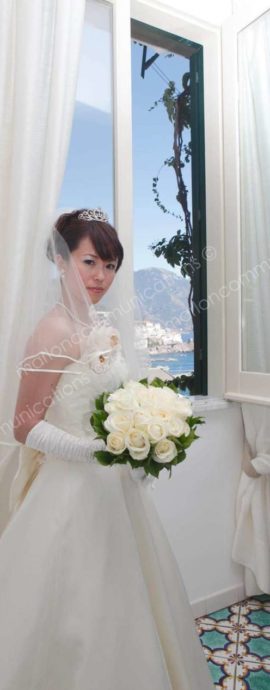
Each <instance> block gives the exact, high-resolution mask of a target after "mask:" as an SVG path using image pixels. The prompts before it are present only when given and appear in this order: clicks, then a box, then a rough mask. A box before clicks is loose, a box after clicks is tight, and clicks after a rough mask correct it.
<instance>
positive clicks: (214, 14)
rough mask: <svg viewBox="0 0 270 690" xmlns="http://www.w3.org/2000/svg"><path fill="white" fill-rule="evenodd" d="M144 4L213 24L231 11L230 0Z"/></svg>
mask: <svg viewBox="0 0 270 690" xmlns="http://www.w3.org/2000/svg"><path fill="white" fill-rule="evenodd" d="M238 1H240V0H238ZM246 1H247V0H246ZM146 4H148V5H152V6H154V7H156V8H160V9H163V8H166V9H171V8H172V9H174V10H177V11H178V12H181V13H183V14H186V16H187V17H188V16H189V17H192V18H193V19H195V20H198V22H203V23H204V22H205V23H209V24H212V25H215V26H220V25H221V24H222V22H223V21H224V20H225V19H226V18H227V17H229V16H230V14H231V12H232V0H203V2H202V0H161V2H159V1H158V0H157V1H155V0H153V1H151V0H146Z"/></svg>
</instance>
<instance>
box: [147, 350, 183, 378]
mask: <svg viewBox="0 0 270 690" xmlns="http://www.w3.org/2000/svg"><path fill="white" fill-rule="evenodd" d="M150 359H151V364H152V366H153V367H163V368H164V369H166V370H167V371H168V372H169V373H170V374H172V375H173V376H180V375H181V374H190V373H191V372H192V371H194V352H175V353H172V352H168V353H166V354H155V355H150Z"/></svg>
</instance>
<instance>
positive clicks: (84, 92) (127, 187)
mask: <svg viewBox="0 0 270 690" xmlns="http://www.w3.org/2000/svg"><path fill="white" fill-rule="evenodd" d="M136 4H137V3H136V0H133V3H132V6H133V9H134V8H135V9H136ZM145 12H146V14H147V10H146V8H141V7H139V11H138V12H137V13H136V12H135V13H134V17H135V18H134V19H132V20H131V34H130V11H129V3H127V4H126V5H125V4H123V3H122V2H119V0H107V2H105V1H103V0H87V3H86V16H85V26H84V34H83V43H82V51H81V61H80V69H79V77H78V87H77V94H76V105H75V111H74V120H73V127H72V134H71V140H70V147H69V153H68V159H67V166H66V171H65V176H64V180H63V185H62V189H61V193H60V197H59V207H60V208H62V209H63V208H64V209H65V208H68V209H71V208H79V207H83V206H101V207H102V208H103V209H104V210H105V211H107V212H108V215H109V218H110V220H111V221H112V222H114V224H115V225H116V227H117V230H118V232H119V235H120V239H121V241H122V243H123V245H124V250H125V256H126V261H125V262H124V264H125V265H123V267H122V268H121V271H123V272H125V286H126V291H127V295H130V298H131V299H132V294H133V286H134V282H133V275H132V266H134V269H135V287H137V290H139V292H140V293H141V292H143V287H142V282H141V285H139V286H138V280H139V278H140V280H141V281H142V279H143V276H142V275H141V276H139V278H138V274H139V273H140V272H142V271H145V270H147V269H148V267H149V266H153V267H154V268H155V270H157V271H161V272H162V271H163V272H164V273H163V275H164V276H165V272H166V276H167V278H168V283H167V284H168V293H169V296H170V300H169V302H170V305H171V312H170V319H169V321H170V322H171V323H167V325H166V323H165V322H162V323H161V324H160V327H159V326H158V323H160V313H159V312H156V314H153V310H151V309H149V304H148V305H147V304H144V307H145V312H144V318H145V320H146V321H151V322H152V323H155V326H154V327H153V326H150V330H151V328H152V340H151V345H152V358H153V365H154V366H157V365H158V364H159V363H160V362H159V356H160V355H161V354H162V355H163V354H166V358H167V362H166V363H165V362H163V364H165V366H167V367H168V368H169V370H171V371H172V373H173V375H180V374H181V373H183V372H184V371H185V372H186V373H190V372H191V371H192V370H193V369H194V371H195V381H194V388H193V391H192V392H193V393H197V394H198V393H203V394H206V393H207V316H206V315H207V309H206V306H207V299H206V260H205V256H204V249H205V243H206V239H205V235H206V229H205V228H206V210H205V163H204V99H203V46H202V45H200V44H199V43H197V42H196V41H195V40H191V39H189V40H187V39H185V38H181V37H180V36H178V35H175V34H174V33H173V31H172V30H171V29H172V27H173V28H175V21H174V18H173V17H172V18H171V19H170V15H164V13H162V17H161V19H160V21H159V23H160V24H162V26H163V25H164V17H166V18H167V19H166V22H165V24H166V26H167V27H168V30H166V31H164V30H163V29H162V30H161V29H159V28H156V26H155V27H154V26H153V25H152V23H144V22H142V21H140V20H138V19H137V17H138V15H140V14H144V13H145ZM149 13H150V14H149ZM149 13H148V14H149V16H150V17H151V13H152V14H153V15H155V17H157V18H158V11H156V10H149ZM184 25H185V22H184V21H182V20H181V26H182V27H184ZM187 26H188V25H187ZM188 33H190V32H188V31H187V34H188ZM191 34H192V31H191ZM204 34H205V35H206V38H205V41H209V44H210V43H211V41H212V44H211V47H210V48H209V50H208V52H207V74H208V78H209V71H210V62H211V55H213V51H214V48H215V37H214V40H212V39H213V36H212V34H211V31H210V30H209V31H208V30H204V29H203V30H202V31H200V32H199V35H200V38H203V36H204ZM195 35H196V37H197V35H198V32H197V33H196V31H195ZM130 40H131V44H132V51H131V53H132V63H130ZM202 42H203V41H202ZM211 51H212V52H211ZM156 54H157V57H156V58H155V59H153V60H152V58H154V56H155V55H156ZM168 55H170V57H166V56H168ZM149 61H150V62H149ZM141 70H143V71H144V79H142V78H141V76H140V72H141ZM215 72H217V73H218V65H217V67H216V68H215V67H214V71H213V60H212V63H211V80H212V81H211V84H212V83H213V89H212V93H213V103H214V102H215V106H214V105H211V108H212V110H211V108H210V110H209V112H210V113H212V115H211V117H212V125H211V136H212V140H213V142H216V143H215V145H212V140H211V147H208V178H209V180H210V184H211V187H212V190H213V194H214V198H215V202H216V206H217V207H218V208H219V209H221V207H222V204H221V202H220V204H219V206H218V203H219V201H218V200H219V194H220V189H219V188H218V176H217V169H218V165H217V163H218V164H219V158H218V157H219V143H220V142H219V140H218V136H217V132H215V124H214V125H213V120H214V122H215V123H217V125H216V127H217V128H218V117H217V116H216V115H215V113H214V110H215V107H216V108H218V99H217V98H215V89H216V88H217V87H216V82H217V81H218V76H217V74H215ZM164 75H165V77H164ZM162 76H163V78H165V81H163V80H162V78H161V77H162ZM204 76H205V75H204ZM150 79H152V80H153V79H154V80H155V85H154V81H153V82H152V85H151V84H150V81H149V80H150ZM168 80H169V82H170V81H172V82H175V85H176V86H175V94H177V95H181V93H183V92H184V91H185V89H186V92H187V91H188V92H189V99H190V126H189V129H188V128H186V129H185V130H184V132H183V139H184V144H183V150H182V155H183V156H184V158H185V156H186V160H185V161H184V163H185V165H184V168H182V173H183V179H184V184H185V186H186V188H187V195H186V198H187V201H188V211H189V213H190V224H191V228H192V232H191V235H190V242H191V247H190V248H189V249H190V250H191V254H192V262H193V264H192V266H193V269H194V270H193V274H194V275H193V307H194V308H193V323H192V322H191V316H190V313H189V311H188V304H187V298H188V294H189V290H190V286H189V282H188V277H186V278H184V277H183V276H182V277H181V274H180V268H179V266H178V267H173V266H171V265H169V264H168V263H167V262H166V260H165V257H164V256H160V257H159V258H158V257H157V256H155V253H154V251H153V250H152V251H151V250H150V249H148V247H149V245H150V244H154V243H156V244H157V243H158V242H160V241H161V240H162V238H163V237H164V238H165V240H166V242H165V243H168V242H169V241H170V240H171V239H172V238H173V237H175V235H177V230H179V229H181V232H183V229H184V227H185V222H184V221H180V219H179V218H178V216H181V217H182V218H183V208H182V207H181V206H180V205H179V203H177V201H176V199H175V197H176V194H177V192H179V188H178V187H177V180H176V175H175V171H174V170H173V166H172V165H170V158H172V154H173V149H172V142H173V125H172V123H171V122H170V121H169V118H168V115H167V114H166V111H165V109H164V108H163V114H162V115H161V111H162V106H161V104H158V105H157V106H155V107H154V108H153V110H151V111H150V110H148V107H149V108H151V107H153V106H154V104H155V101H156V100H157V101H158V100H159V98H160V97H161V96H162V94H163V92H164V90H165V89H166V88H167V87H168ZM132 81H133V84H132ZM158 84H159V86H157V85H158ZM132 86H133V89H132ZM139 87H140V88H142V87H144V89H145V91H147V89H149V94H148V95H149V98H148V101H147V102H146V101H145V103H144V106H143V100H142V98H141V95H140V94H139ZM132 95H133V98H132V107H133V113H131V97H132ZM150 96H151V97H150ZM216 104H217V105H216ZM146 105H147V108H146V107H145V106H146ZM142 106H143V107H145V110H144V113H143V121H142V119H141V118H142ZM213 113H214V115H213ZM131 114H132V117H131ZM162 118H163V123H164V125H166V132H165V130H164V133H163V131H162V127H161V119H162ZM146 119H148V123H149V124H148V123H146ZM132 123H133V132H132V129H131V127H132ZM206 124H207V123H206ZM132 135H133V136H132ZM155 136H156V139H155ZM208 138H209V131H208ZM190 140H191V147H192V155H190V153H188V144H189V141H190ZM132 149H133V164H132ZM151 156H152V157H151ZM211 158H213V159H215V165H212V168H211V165H209V161H210V159H211ZM165 160H167V161H168V162H167V163H166V165H164V161H165ZM162 166H163V167H162ZM211 170H212V171H213V173H212V179H211V172H210V173H209V171H211ZM153 178H158V180H155V179H153ZM144 181H145V182H144ZM155 183H156V184H155ZM147 185H148V188H147ZM147 189H148V191H147ZM154 192H155V194H154ZM155 198H156V200H155ZM157 202H160V204H159V203H157ZM162 205H164V207H165V209H167V210H168V211H172V213H175V215H172V213H164V212H162V208H161V206H162ZM132 208H133V209H134V215H133V212H132ZM217 217H218V211H214V213H213V214H212V217H211V214H210V223H209V224H208V226H210V238H211V233H212V235H213V229H214V232H215V229H216V227H218V220H217ZM208 229H209V227H208ZM180 239H181V241H182V240H183V238H180ZM133 240H134V241H133ZM182 244H183V242H182ZM189 256H190V255H189ZM146 258H147V260H146ZM206 258H207V257H206ZM148 259H149V263H148ZM185 260H186V264H188V263H189V258H188V256H187V257H186V259H185ZM217 265H218V261H216V264H215V275H216V276H220V272H219V271H218V267H217ZM211 268H212V266H211ZM167 272H169V273H167ZM212 275H214V273H212ZM150 277H151V276H150ZM215 280H216V278H215ZM163 282H164V281H163ZM165 282H166V281H165ZM210 282H211V288H212V285H214V282H215V281H213V280H212V279H211V281H210ZM179 285H181V290H182V292H181V291H180V290H179V287H178V286H179ZM163 293H164V290H163ZM165 298H166V295H165V293H164V294H163V297H161V295H159V296H158V298H157V300H156V304H157V301H158V302H159V304H158V307H159V308H160V307H161V306H162V305H161V302H162V300H163V307H162V308H163V311H164V310H165V311H166V309H167V307H166V299H165ZM184 299H185V302H184V301H183V300H184ZM164 300H165V301H164ZM140 303H141V305H142V302H140ZM167 304H168V300H167ZM205 305H206V306H205ZM146 307H147V308H148V309H146ZM154 315H155V316H156V318H155V320H154V319H153V316H154ZM166 316H168V314H166ZM215 318H216V319H217V318H220V322H221V321H222V314H220V316H218V317H217V316H215ZM167 322H168V319H167ZM164 323H165V325H164ZM147 328H148V326H147ZM166 329H167V330H166ZM169 330H170V331H172V332H171V333H169ZM161 331H162V333H161ZM210 334H211V338H212V341H211V343H210V346H211V367H212V378H213V380H214V379H215V385H216V381H217V386H219V385H220V381H219V380H218V378H219V377H220V376H221V374H220V372H221V371H222V367H221V366H220V361H219V360H218V356H220V352H221V349H219V351H217V348H216V337H215V338H213V335H212V334H213V329H212V327H211V328H210ZM219 337H220V339H221V337H222V331H221V329H219V336H218V338H219ZM160 338H162V341H163V344H164V349H166V347H167V349H170V352H169V353H168V352H166V353H161V352H157V353H156V354H154V349H155V339H156V343H157V344H158V343H159V341H160ZM157 349H158V348H157ZM159 349H160V348H159ZM178 350H179V352H178ZM181 350H183V351H184V352H183V353H181V352H180V351H181ZM217 352H218V356H217V357H216V354H217ZM163 359H164V358H163ZM180 362H181V363H182V362H183V363H184V366H182V364H181V366H179V363H180ZM211 388H212V390H211V391H210V392H211V393H214V394H216V392H217V390H216V389H214V387H213V386H212V387H211Z"/></svg>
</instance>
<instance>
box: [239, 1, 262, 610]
mask: <svg viewBox="0 0 270 690" xmlns="http://www.w3.org/2000/svg"><path fill="white" fill-rule="evenodd" d="M238 61H239V133H240V179H241V235H242V237H241V246H242V281H241V282H242V286H243V289H242V368H243V370H247V371H254V372H270V318H269V296H270V232H269V227H270V194H269V189H270V138H269V112H270V86H269V84H270V12H266V13H265V14H263V15H261V16H260V17H259V18H258V19H256V21H254V22H252V23H251V24H249V25H248V26H247V27H245V28H244V29H243V30H242V31H241V32H240V33H239V37H238ZM242 412H243V420H244V426H245V433H246V439H247V445H246V455H245V458H244V464H243V471H242V474H241V478H240V485H239V488H238V495H237V509H236V532H235V538H234V544H233V552H232V556H233V559H234V560H235V561H237V562H238V563H241V564H242V565H243V566H244V569H245V584H246V594H247V595H248V596H251V595H254V594H258V593H260V592H265V593H268V594H270V407H266V406H263V405H255V404H246V403H245V404H243V405H242Z"/></svg>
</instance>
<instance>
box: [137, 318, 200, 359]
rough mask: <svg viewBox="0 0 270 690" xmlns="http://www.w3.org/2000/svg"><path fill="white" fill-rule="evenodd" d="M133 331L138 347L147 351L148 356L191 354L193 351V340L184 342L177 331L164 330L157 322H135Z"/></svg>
mask: <svg viewBox="0 0 270 690" xmlns="http://www.w3.org/2000/svg"><path fill="white" fill-rule="evenodd" d="M135 331H136V340H137V344H138V346H139V347H140V348H141V349H148V351H149V354H166V353H171V352H192V351H193V349H194V343H193V340H189V341H187V342H184V341H183V339H182V335H181V332H180V331H179V330H172V329H170V328H164V327H163V326H162V325H161V324H160V323H159V322H157V323H154V322H152V321H149V320H145V321H137V322H136V323H135Z"/></svg>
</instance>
